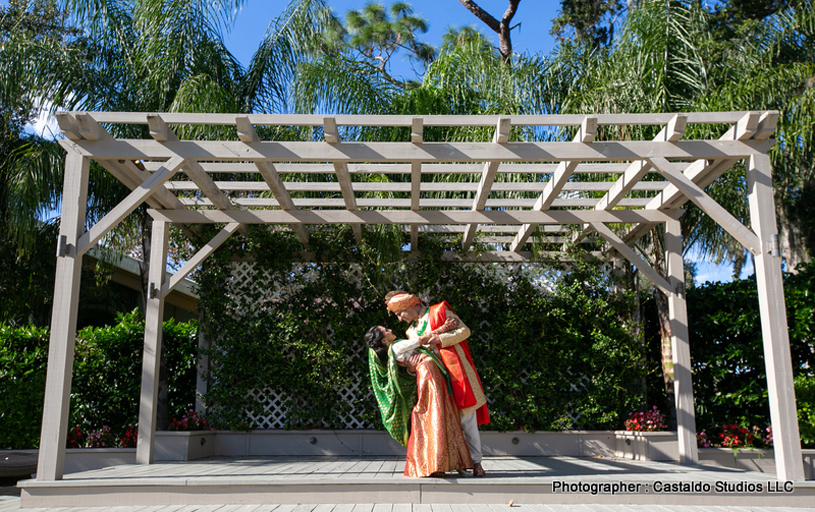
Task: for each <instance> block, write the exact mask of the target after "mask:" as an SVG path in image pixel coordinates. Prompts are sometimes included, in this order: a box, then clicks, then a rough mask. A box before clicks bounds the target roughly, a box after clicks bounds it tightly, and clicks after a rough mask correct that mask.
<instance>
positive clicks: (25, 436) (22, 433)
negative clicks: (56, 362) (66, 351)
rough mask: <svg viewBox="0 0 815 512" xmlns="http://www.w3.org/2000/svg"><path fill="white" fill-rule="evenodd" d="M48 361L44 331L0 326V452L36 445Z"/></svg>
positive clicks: (42, 329)
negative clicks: (0, 450) (1, 450)
mask: <svg viewBox="0 0 815 512" xmlns="http://www.w3.org/2000/svg"><path fill="white" fill-rule="evenodd" d="M47 361H48V330H47V329H44V328H40V327H31V326H27V327H20V328H13V327H9V326H7V325H4V324H2V323H0V449H8V448H36V447H37V445H38V444H39V439H40V422H41V421H42V406H43V401H44V398H45V393H44V390H45V366H46V363H47Z"/></svg>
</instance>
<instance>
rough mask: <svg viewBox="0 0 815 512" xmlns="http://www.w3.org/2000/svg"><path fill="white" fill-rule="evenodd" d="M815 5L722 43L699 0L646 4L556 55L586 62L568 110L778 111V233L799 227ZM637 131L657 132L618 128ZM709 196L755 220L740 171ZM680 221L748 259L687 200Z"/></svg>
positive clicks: (708, 246) (656, 254) (808, 149)
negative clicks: (612, 29)
mask: <svg viewBox="0 0 815 512" xmlns="http://www.w3.org/2000/svg"><path fill="white" fill-rule="evenodd" d="M812 11H813V10H812V5H811V1H809V0H804V1H801V2H796V4H795V5H794V6H792V7H790V8H788V9H786V10H784V11H782V12H780V13H778V14H776V15H772V16H769V17H767V18H766V19H764V20H761V21H756V20H749V22H745V23H744V24H742V25H741V26H740V27H739V29H738V31H737V32H738V34H739V37H734V38H731V39H716V38H715V37H714V35H715V34H714V30H713V29H714V25H713V24H712V19H711V18H712V16H711V13H710V12H708V11H707V10H705V9H704V8H703V7H702V6H701V5H700V4H699V3H698V2H692V1H688V2H684V1H676V0H672V1H671V2H666V1H663V0H652V1H642V2H640V5H639V6H638V8H636V9H635V10H634V11H632V12H631V13H629V16H628V18H627V19H626V21H625V23H624V25H623V27H622V29H621V30H620V31H619V32H618V35H617V38H616V39H615V40H614V42H613V44H612V45H611V47H609V48H606V49H600V50H598V49H597V48H596V46H595V45H594V44H592V43H584V44H581V43H574V42H570V41H564V42H563V43H562V44H561V47H560V49H559V52H560V53H559V55H560V58H565V59H566V60H567V61H568V62H576V61H579V62H583V64H584V65H583V66H581V67H573V68H572V71H573V73H574V80H573V82H571V85H570V86H569V90H568V92H566V93H565V99H564V101H563V104H562V106H563V112H564V113H566V112H598V113H606V112H677V111H699V110H701V111H719V110H753V109H779V110H781V111H782V117H781V121H780V123H779V129H778V133H777V135H778V138H779V140H780V141H781V143H780V144H779V145H777V146H776V148H774V150H773V154H772V158H773V164H774V167H775V174H774V180H775V181H776V187H775V189H776V191H777V197H778V199H779V201H778V203H779V212H781V213H782V215H779V220H780V222H781V225H780V229H781V232H782V233H784V232H785V230H790V231H793V232H796V233H799V232H802V231H803V230H802V229H799V227H797V226H796V225H795V223H794V222H793V221H792V216H788V217H785V216H784V215H783V212H784V211H785V209H787V208H790V209H791V210H792V209H793V206H792V205H796V206H795V207H797V208H800V210H798V211H801V212H806V208H809V206H808V205H809V204H811V203H812V201H811V199H809V200H806V199H804V198H805V193H806V190H807V187H810V188H811V187H812V185H811V183H812V136H811V132H812V130H810V129H808V128H807V127H808V126H811V125H812V122H813V119H812V116H813V114H812V112H813V110H812V109H811V108H810V107H811V105H812V97H813V94H812V90H811V89H812V87H811V85H808V84H811V83H812V77H813V76H815V74H813V66H812V62H813V61H812V58H811V55H812V46H813V38H812V36H813V30H812V27H813V20H812ZM694 129H695V130H707V132H708V133H706V135H708V136H714V137H715V136H719V135H721V133H719V132H720V131H721V129H720V128H719V127H703V128H694ZM632 135H636V136H637V137H638V138H647V137H650V136H653V135H654V134H651V133H637V134H631V133H630V132H628V133H622V132H620V133H617V134H616V137H625V136H632ZM737 171H738V169H737ZM707 192H708V193H709V194H711V196H712V197H714V198H715V199H716V200H718V201H719V202H720V203H721V204H723V205H724V206H725V207H726V208H728V210H730V212H731V213H733V214H734V215H735V216H736V217H737V218H738V219H740V220H741V221H742V222H744V223H745V224H749V207H748V204H747V200H746V190H745V180H744V176H743V174H741V173H740V172H731V173H728V174H726V175H724V176H722V177H721V178H719V179H718V180H717V181H715V182H714V183H713V184H711V185H710V186H709V187H708V189H707ZM801 199H804V200H803V201H801ZM799 201H801V202H799ZM785 203H788V205H785ZM799 217H803V216H802V215H800V214H799ZM682 222H683V232H684V234H685V244H686V245H685V247H686V249H687V248H689V247H694V248H695V249H697V250H700V251H702V252H703V253H709V254H713V255H714V256H718V257H719V258H720V259H724V258H732V259H735V260H738V259H739V258H742V259H743V258H744V254H745V252H744V250H743V249H742V248H740V247H739V248H738V249H736V247H737V246H736V245H735V244H734V242H733V240H732V238H731V237H730V236H729V235H728V234H727V233H726V232H725V231H724V230H723V229H722V228H721V227H720V226H718V224H716V223H715V222H712V221H711V220H710V219H709V218H708V217H707V216H706V215H703V214H702V213H701V212H700V211H699V210H698V209H696V208H695V207H694V206H693V205H689V206H688V213H687V214H686V215H685V216H683V219H682ZM799 222H800V220H799ZM810 226H811V224H810ZM810 229H811V228H810ZM643 243H644V245H643V246H642V247H641V250H642V252H643V253H644V254H645V255H646V256H647V257H648V258H649V259H650V260H651V261H652V262H653V263H654V265H655V266H656V267H660V266H661V265H662V264H663V262H662V260H661V254H662V245H661V237H660V236H659V234H658V233H657V235H656V236H653V237H650V238H648V239H644V240H643ZM792 245H793V244H787V246H786V247H785V253H784V256H785V257H786V258H787V261H788V266H789V264H790V263H791V262H793V261H796V258H798V257H800V256H796V254H795V251H794V250H791V246H792ZM801 245H802V246H805V244H801ZM810 257H811V256H810ZM654 298H655V300H656V302H657V305H658V308H659V312H660V314H659V316H660V320H661V335H662V340H663V374H664V382H665V389H666V392H667V393H668V394H669V395H670V394H671V393H672V390H673V382H672V380H673V376H672V373H673V372H672V364H671V359H670V353H671V347H670V325H669V323H668V322H667V318H668V315H667V304H666V303H665V300H664V297H663V296H662V295H661V293H660V292H656V291H655V295H654Z"/></svg>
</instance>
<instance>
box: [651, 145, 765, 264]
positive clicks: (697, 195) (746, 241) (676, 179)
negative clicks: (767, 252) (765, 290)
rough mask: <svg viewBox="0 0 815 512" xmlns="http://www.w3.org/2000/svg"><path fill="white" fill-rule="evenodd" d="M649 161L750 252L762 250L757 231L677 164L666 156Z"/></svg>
mask: <svg viewBox="0 0 815 512" xmlns="http://www.w3.org/2000/svg"><path fill="white" fill-rule="evenodd" d="M647 162H648V164H649V165H650V166H651V167H653V168H654V169H655V170H657V171H659V172H660V173H661V174H662V175H663V176H665V178H667V179H668V180H669V181H670V182H671V183H673V185H674V186H675V187H676V188H678V189H679V190H681V191H682V193H683V194H684V195H685V196H686V197H688V198H690V200H691V201H693V202H694V203H695V204H696V206H698V207H699V208H701V209H702V211H704V212H705V213H707V214H708V215H709V216H710V217H711V218H712V219H713V220H715V221H716V222H717V223H718V224H719V225H720V226H722V227H723V228H724V229H725V230H726V231H727V232H728V233H730V234H731V235H732V236H733V238H735V239H736V240H738V241H739V242H740V243H741V244H742V245H743V246H744V247H746V248H747V249H748V250H749V251H750V252H752V253H753V254H756V253H758V252H760V251H761V248H760V246H759V241H758V237H757V236H756V235H755V233H753V232H752V231H750V230H749V229H747V228H746V227H745V226H744V224H742V223H741V222H739V221H738V219H736V218H735V217H733V215H731V214H730V212H728V211H727V210H725V209H724V208H723V207H722V206H721V205H720V204H719V203H717V202H716V201H714V200H713V199H712V198H711V197H710V196H709V195H707V194H706V193H705V191H704V190H702V189H701V188H699V187H698V186H697V185H696V184H695V183H694V182H693V181H692V180H690V179H689V178H687V177H686V176H685V175H684V174H683V173H682V171H680V170H679V169H677V168H676V166H674V165H673V164H671V163H670V162H668V161H667V160H665V159H664V158H653V159H649V160H647Z"/></svg>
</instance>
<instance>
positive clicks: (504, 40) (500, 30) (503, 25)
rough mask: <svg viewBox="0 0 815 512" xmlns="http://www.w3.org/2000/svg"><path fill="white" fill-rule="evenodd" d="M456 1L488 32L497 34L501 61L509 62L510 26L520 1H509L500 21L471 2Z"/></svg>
mask: <svg viewBox="0 0 815 512" xmlns="http://www.w3.org/2000/svg"><path fill="white" fill-rule="evenodd" d="M458 1H459V2H461V5H463V6H464V7H466V8H467V10H468V11H470V12H471V13H473V14H474V15H475V17H476V18H478V19H479V20H481V21H483V22H484V24H485V25H487V26H488V27H489V28H490V30H492V31H493V32H495V33H496V34H498V41H499V47H500V52H501V60H503V61H504V62H505V63H507V62H509V61H510V56H511V55H512V35H511V31H512V29H513V28H515V27H513V26H512V18H514V17H515V13H516V12H517V11H518V4H520V3H521V0H509V4H508V5H507V9H506V11H504V14H503V15H502V16H501V19H500V20H499V19H498V18H496V17H495V16H493V15H492V14H490V13H488V12H487V11H485V10H484V9H483V8H481V6H479V5H478V4H477V3H475V2H474V1H473V0H458Z"/></svg>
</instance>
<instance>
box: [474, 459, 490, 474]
mask: <svg viewBox="0 0 815 512" xmlns="http://www.w3.org/2000/svg"><path fill="white" fill-rule="evenodd" d="M473 476H487V472H486V471H484V468H482V467H481V463H480V462H474V463H473Z"/></svg>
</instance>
